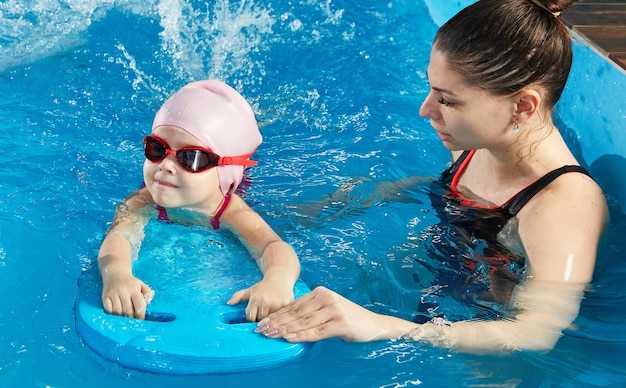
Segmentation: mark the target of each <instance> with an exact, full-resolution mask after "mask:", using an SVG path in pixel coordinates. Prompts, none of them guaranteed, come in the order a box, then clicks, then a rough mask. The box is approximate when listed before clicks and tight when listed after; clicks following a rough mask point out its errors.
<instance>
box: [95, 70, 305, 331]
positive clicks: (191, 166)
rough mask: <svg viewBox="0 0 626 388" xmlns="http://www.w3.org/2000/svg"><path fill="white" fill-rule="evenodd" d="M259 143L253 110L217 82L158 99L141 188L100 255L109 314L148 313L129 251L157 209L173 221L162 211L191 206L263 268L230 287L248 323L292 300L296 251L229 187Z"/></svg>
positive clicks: (145, 290)
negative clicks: (253, 278)
mask: <svg viewBox="0 0 626 388" xmlns="http://www.w3.org/2000/svg"><path fill="white" fill-rule="evenodd" d="M260 143H261V134H260V133H259V129H258V127H257V123H256V120H255V118H254V113H253V111H252V108H251V107H250V105H249V104H248V103H247V102H246V100H245V99H244V98H243V97H242V96H241V95H240V94H239V93H237V91H235V90H234V89H233V88H231V87H229V86H228V85H226V84H224V83H222V82H220V81H215V80H209V81H199V82H192V83H190V84H188V85H186V86H185V87H183V88H182V89H181V90H179V91H178V92H177V93H175V94H174V95H173V96H171V97H170V98H169V99H168V100H167V101H166V102H165V103H164V104H163V106H162V107H161V109H160V110H159V111H158V112H157V114H156V117H155V119H154V123H153V124H152V134H151V135H150V136H146V137H145V138H144V153H145V156H146V161H145V162H144V167H143V174H144V183H145V186H144V187H143V188H141V189H140V190H138V191H136V192H134V193H133V194H131V195H130V196H129V197H128V198H126V200H124V202H122V203H121V204H120V205H118V207H117V209H116V212H115V216H114V218H113V223H112V225H111V228H110V229H109V231H108V232H107V234H106V236H105V238H104V241H103V242H102V246H101V247H100V252H99V253H98V268H99V269H100V273H101V275H102V282H103V289H102V303H103V305H104V309H105V310H106V311H107V312H109V313H111V314H116V315H124V316H127V317H134V318H140V319H144V318H145V314H146V307H147V305H148V304H149V303H150V301H151V300H152V298H153V297H154V291H153V290H152V289H150V287H149V286H148V285H146V284H145V283H144V282H142V281H141V280H139V279H137V278H136V277H134V276H133V273H132V262H133V256H134V255H133V254H131V252H136V250H137V249H138V248H137V247H138V246H139V245H140V244H141V239H142V237H143V228H144V226H145V225H146V223H147V222H148V218H149V217H150V216H151V215H152V214H155V211H154V209H155V208H156V209H158V210H159V216H158V217H159V219H168V217H169V220H170V221H176V220H172V219H171V218H172V214H169V215H168V213H167V209H175V208H184V209H188V210H191V211H193V212H194V214H197V215H198V217H194V219H195V222H198V223H199V224H202V225H206V226H209V225H211V226H212V227H213V228H214V229H218V228H225V229H228V230H231V231H232V232H234V233H235V235H237V237H239V239H240V240H241V241H242V243H243V244H244V245H245V246H246V247H247V248H248V250H249V251H250V253H251V255H252V256H253V257H254V259H255V260H256V262H257V265H258V266H259V268H260V270H261V272H262V273H263V279H262V280H261V281H260V282H258V283H257V284H255V285H253V286H252V287H250V288H248V289H245V290H240V291H237V292H235V293H234V294H233V295H232V297H231V298H230V300H229V301H228V304H236V303H239V302H241V301H243V300H248V306H247V308H246V318H247V319H248V320H249V321H258V320H260V319H263V318H264V317H265V316H267V315H268V314H269V313H271V312H273V311H275V310H277V309H279V308H280V307H282V306H284V305H286V304H288V303H289V302H291V301H292V300H293V298H294V294H293V287H294V284H295V282H296V280H297V278H298V276H299V274H300V263H299V261H298V257H297V256H296V254H295V252H294V250H293V249H292V248H291V246H289V245H288V244H287V243H285V242H284V241H282V239H281V238H280V237H279V236H278V235H277V234H276V233H275V232H274V231H273V230H272V228H271V227H270V226H269V225H268V224H267V223H265V222H264V221H263V219H262V218H261V217H260V216H259V215H258V214H257V213H256V212H254V211H253V210H252V209H251V208H250V207H249V206H248V205H247V204H246V203H245V202H244V201H243V200H242V199H241V197H239V196H238V195H237V194H235V193H234V192H235V190H236V189H237V187H238V186H239V184H240V183H241V181H242V179H243V170H244V166H253V165H255V164H256V162H255V161H251V160H250V159H249V158H250V157H251V156H252V154H253V153H254V151H255V150H256V148H257V147H258V145H259V144H260ZM170 213H172V212H170ZM181 221H182V220H181ZM186 221H189V220H186Z"/></svg>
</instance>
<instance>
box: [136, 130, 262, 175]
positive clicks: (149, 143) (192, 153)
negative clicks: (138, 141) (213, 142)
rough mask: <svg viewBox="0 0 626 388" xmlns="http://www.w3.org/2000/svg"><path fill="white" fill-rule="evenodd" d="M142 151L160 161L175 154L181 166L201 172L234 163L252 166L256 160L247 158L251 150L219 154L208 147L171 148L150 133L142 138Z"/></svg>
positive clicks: (153, 159)
mask: <svg viewBox="0 0 626 388" xmlns="http://www.w3.org/2000/svg"><path fill="white" fill-rule="evenodd" d="M143 153H144V155H145V156H146V159H148V160H149V161H151V162H160V161H161V160H163V159H165V158H166V157H167V155H174V156H176V160H177V161H178V163H179V164H180V166H181V167H182V168H184V169H185V170H187V171H189V172H201V171H204V170H207V169H209V168H212V167H216V166H223V165H228V164H236V165H240V166H254V165H256V164H257V161H255V160H250V159H248V158H249V157H251V156H252V154H253V153H252V152H251V153H249V154H246V155H238V156H219V155H218V154H216V153H215V152H213V151H211V150H210V149H208V148H201V147H184V148H181V149H179V150H176V151H174V150H172V149H171V148H170V146H169V145H168V144H167V143H166V142H165V141H164V140H163V139H161V138H159V137H158V136H154V135H150V136H145V137H144V138H143Z"/></svg>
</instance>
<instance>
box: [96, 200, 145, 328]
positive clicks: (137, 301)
mask: <svg viewBox="0 0 626 388" xmlns="http://www.w3.org/2000/svg"><path fill="white" fill-rule="evenodd" d="M146 195H147V196H146ZM148 198H149V194H147V190H145V189H142V190H140V191H138V192H135V193H133V194H131V195H130V196H129V197H128V198H126V199H125V200H124V202H122V203H121V204H119V205H118V206H117V208H116V209H115V215H114V217H113V223H112V224H111V227H110V228H109V230H108V232H107V234H106V236H105V238H104V240H103V242H102V245H101V246H100V251H99V252H98V268H99V269H100V274H101V276H102V304H103V306H104V309H105V311H107V312H108V313H111V314H116V315H124V316H127V317H134V318H141V319H143V318H144V317H145V313H146V307H147V305H148V304H149V303H150V301H151V300H152V297H153V296H154V292H153V291H152V290H151V289H150V287H148V286H147V285H146V284H145V283H143V282H142V281H141V280H139V279H137V278H136V277H134V276H133V274H132V262H133V254H132V252H133V251H137V250H138V249H139V245H140V244H141V241H142V239H143V228H144V226H145V223H146V221H147V220H146V217H145V216H144V215H143V214H142V212H141V209H143V208H144V207H146V206H147V205H148V204H149V203H150V200H149V199H148Z"/></svg>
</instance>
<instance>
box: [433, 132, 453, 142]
mask: <svg viewBox="0 0 626 388" xmlns="http://www.w3.org/2000/svg"><path fill="white" fill-rule="evenodd" d="M437 135H438V136H439V139H440V140H441V141H448V140H450V138H451V137H452V136H451V135H448V134H447V133H443V132H439V131H437Z"/></svg>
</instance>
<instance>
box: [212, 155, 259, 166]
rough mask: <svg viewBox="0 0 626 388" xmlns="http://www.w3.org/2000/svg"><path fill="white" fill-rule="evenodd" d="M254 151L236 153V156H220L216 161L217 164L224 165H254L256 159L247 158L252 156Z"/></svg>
mask: <svg viewBox="0 0 626 388" xmlns="http://www.w3.org/2000/svg"><path fill="white" fill-rule="evenodd" d="M253 153H254V152H250V153H249V154H244V155H237V156H221V157H220V159H219V161H218V166H225V165H229V164H236V165H238V166H246V167H252V166H256V165H257V163H259V162H257V161H256V160H250V159H249V158H250V157H251V156H252V154H253Z"/></svg>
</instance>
